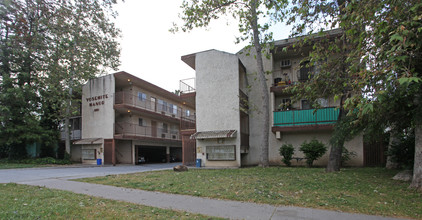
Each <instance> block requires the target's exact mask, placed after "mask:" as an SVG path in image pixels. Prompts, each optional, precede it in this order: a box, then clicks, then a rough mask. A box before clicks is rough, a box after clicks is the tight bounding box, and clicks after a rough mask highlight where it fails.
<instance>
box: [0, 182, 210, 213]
mask: <svg viewBox="0 0 422 220" xmlns="http://www.w3.org/2000/svg"><path fill="white" fill-rule="evenodd" d="M0 199H1V203H0V219H210V218H209V217H206V216H202V215H197V214H191V213H187V212H179V211H172V210H165V209H159V208H152V207H147V206H141V205H136V204H132V203H126V202H119V201H113V200H107V199H102V198H96V197H90V196H86V195H79V194H75V193H71V192H66V191H60V190H52V189H47V188H44V187H35V186H26V185H17V184H12V183H10V184H0Z"/></svg>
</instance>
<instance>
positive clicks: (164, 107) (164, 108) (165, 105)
mask: <svg viewBox="0 0 422 220" xmlns="http://www.w3.org/2000/svg"><path fill="white" fill-rule="evenodd" d="M163 111H167V102H165V101H163Z"/></svg>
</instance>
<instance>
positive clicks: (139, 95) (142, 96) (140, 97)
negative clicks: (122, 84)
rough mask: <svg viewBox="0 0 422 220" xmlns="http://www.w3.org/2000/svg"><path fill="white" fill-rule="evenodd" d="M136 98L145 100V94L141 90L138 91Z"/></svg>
mask: <svg viewBox="0 0 422 220" xmlns="http://www.w3.org/2000/svg"><path fill="white" fill-rule="evenodd" d="M138 100H139V101H142V102H143V101H146V100H147V94H145V93H142V92H138Z"/></svg>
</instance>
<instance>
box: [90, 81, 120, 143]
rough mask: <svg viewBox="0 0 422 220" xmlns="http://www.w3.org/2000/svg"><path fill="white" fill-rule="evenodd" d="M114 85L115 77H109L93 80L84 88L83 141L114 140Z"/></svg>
mask: <svg viewBox="0 0 422 220" xmlns="http://www.w3.org/2000/svg"><path fill="white" fill-rule="evenodd" d="M114 85H115V83H114V75H107V76H103V77H99V78H95V79H91V80H89V81H88V83H87V84H85V85H84V86H83V87H82V118H83V120H82V139H85V138H104V139H111V138H113V131H114V108H113V104H114V103H113V102H114V101H113V100H114V98H113V97H114ZM96 97H97V100H95V99H96ZM98 97H101V99H98ZM90 104H91V105H94V106H90ZM96 104H99V105H96Z"/></svg>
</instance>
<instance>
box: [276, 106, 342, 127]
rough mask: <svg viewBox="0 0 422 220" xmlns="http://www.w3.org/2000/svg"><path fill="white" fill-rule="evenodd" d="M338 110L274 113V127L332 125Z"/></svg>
mask: <svg viewBox="0 0 422 220" xmlns="http://www.w3.org/2000/svg"><path fill="white" fill-rule="evenodd" d="M339 112H340V110H339V109H338V108H335V107H329V108H322V109H318V110H316V111H315V109H307V110H290V111H277V112H274V126H302V125H325V124H334V123H336V121H337V118H338V115H339Z"/></svg>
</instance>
